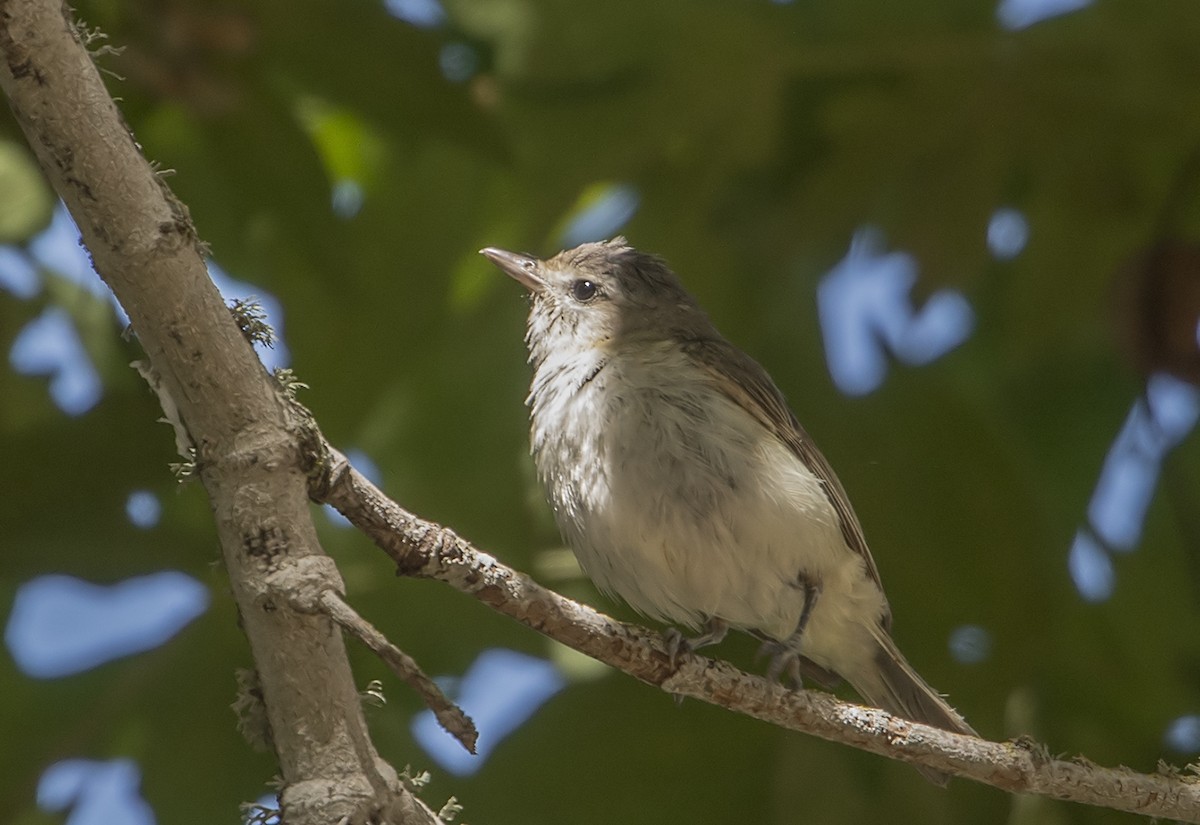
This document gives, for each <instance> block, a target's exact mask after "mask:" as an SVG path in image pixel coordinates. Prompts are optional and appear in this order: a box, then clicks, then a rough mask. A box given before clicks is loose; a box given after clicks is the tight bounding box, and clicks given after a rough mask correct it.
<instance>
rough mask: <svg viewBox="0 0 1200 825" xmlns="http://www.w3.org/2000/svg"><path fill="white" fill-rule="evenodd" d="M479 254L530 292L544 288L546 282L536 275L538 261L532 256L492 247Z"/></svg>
mask: <svg viewBox="0 0 1200 825" xmlns="http://www.w3.org/2000/svg"><path fill="white" fill-rule="evenodd" d="M479 254H480V255H482V256H483V257H485V258H487V259H488V260H489V261H491V262H492V263H494V264H495V265H496V266H498V267H500V269H501V270H503V271H504V274H506V275H508V276H509V277H510V278H512V279H513V280H515V281H517V282H518V283H520V284H521V286H523V287H525V288H526V289H528V290H529V291H530V292H535V293H536V292H541V291H542V290H543V289H545V288H546V282H545V281H543V280H542V279H541V278H539V277H538V275H537V267H538V259H537V258H535V257H533V256H532V255H522V254H519V253H517V252H508V251H506V250H503V249H497V248H496V247H494V246H489V247H487V248H486V249H481V250H479Z"/></svg>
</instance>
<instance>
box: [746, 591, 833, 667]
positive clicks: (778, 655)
mask: <svg viewBox="0 0 1200 825" xmlns="http://www.w3.org/2000/svg"><path fill="white" fill-rule="evenodd" d="M795 586H796V587H797V588H799V589H800V590H803V591H804V607H802V608H800V620H799V621H798V622H796V629H795V630H793V631H792V635H791V636H789V637H788V638H787V640H786V641H783V642H767V643H766V644H764V645H763V646H762V648H761V649H760V651H759V653H760V654H761V653H770V654H771V664H770V666H769V667H768V668H767V678H768V679H769V680H770V681H772V682H774V681H775V680H776V679H778V678H779V677H780V675H782V674H783V673H784V672H786V673H787V675H788V678H789V679H791V681H792V684H794V685H795V686H796V688H797V689H800V688H803V687H804V680H803V679H802V678H801V676H800V642H801V640H802V638H803V636H804V629H805V628H806V627H808V620H809V619H810V618H812V612H813V607H814V606H815V605H816V603H817V598H818V597H819V596H820V595H821V585H820V584H818V583H816V582H814V581H812V580H811V579H809V578H808V576H806V575H804V574H803V573H801V574H800V575H799V576H797V577H796V584H795Z"/></svg>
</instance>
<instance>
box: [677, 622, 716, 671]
mask: <svg viewBox="0 0 1200 825" xmlns="http://www.w3.org/2000/svg"><path fill="white" fill-rule="evenodd" d="M728 632H729V625H727V624H725V622H723V621H721V620H720V619H718V618H716V617H711V618H709V620H708V621H707V622H705V624H704V632H703V633H701V634H700V635H699V636H696V637H695V638H693V639H689V638H687V637H685V636H684V635H683V634H682V633H680V632H679V631H678V630H677V629H675V628H673V627H671V628H668V629H667V632H666V633H665V634H663V635H664V636H665V637H666V640H667V655H668V656H670V657H671V667H675V666H676V665H677V664H678V663H679V656H680V654H682V653H691V652H692V651H693V650H698V649H700V648H702V647H707V646H708V645H715V644H717V643H718V642H720V641H721V640H722V639H724V638H725V634H726V633H728Z"/></svg>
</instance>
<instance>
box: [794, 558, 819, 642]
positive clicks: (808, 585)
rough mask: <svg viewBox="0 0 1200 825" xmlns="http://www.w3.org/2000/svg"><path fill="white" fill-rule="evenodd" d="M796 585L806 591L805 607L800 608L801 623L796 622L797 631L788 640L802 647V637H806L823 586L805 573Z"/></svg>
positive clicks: (797, 580) (798, 578) (799, 577)
mask: <svg viewBox="0 0 1200 825" xmlns="http://www.w3.org/2000/svg"><path fill="white" fill-rule="evenodd" d="M796 585H797V586H798V587H799V588H800V589H801V590H803V591H804V607H802V608H800V621H798V622H796V629H795V630H794V631H792V636H791V638H790V639H788V642H789V643H790V644H791V645H792V646H793V647H799V646H800V637H801V636H803V635H804V628H806V627H808V620H809V619H810V618H812V612H813V606H814V605H816V603H817V598H818V597H819V596H820V595H821V585H820V584H817V583H816V582H814V581H812V580H811V579H809V578H808V576H805V575H804V574H803V573H801V574H800V575H799V576H798V577H797V578H796Z"/></svg>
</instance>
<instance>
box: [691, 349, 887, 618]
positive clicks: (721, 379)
mask: <svg viewBox="0 0 1200 825" xmlns="http://www.w3.org/2000/svg"><path fill="white" fill-rule="evenodd" d="M684 347H685V349H686V351H687V352H688V353H689V354H690V355H692V356H693V357H694V358H696V360H697V361H698V362H699V363H700V364H701V365H702V366H703V367H704V369H705V370H707V371H708V373H709V374H710V375H712V378H713V382H714V384H715V385H716V386H717V387H718V388H719V389H720V390H721V391H722V392H724V393H725V394H726V395H727V396H728V397H729V398H730V399H732V400H733V401H734V403H736V404H737V405H738V406H740V407H741V408H742V409H744V410H745V411H746V412H748V413H750V414H751V415H752V416H754V417H755V418H756V419H758V420H759V421H760V422H761V423H762V425H763V426H764V427H766V428H767V429H769V430H770V431H771V432H773V433H775V435H776V436H777V437H778V438H779V440H780V441H782V442H783V443H784V444H786V445H787V446H788V448H789V449H790V450H791V451H792V452H793V453H795V454H796V456H797V457H798V458H799V459H800V460H801V461H802V462H804V465H805V466H806V467H808V468H809V469H810V470H811V471H812V472H813V474H814V475H816V477H817V478H818V479H820V481H821V483H822V484H823V486H824V488H825V495H826V497H827V498H828V499H829V503H830V504H831V505H833V509H834V511H835V512H836V513H837V515H838V521H839V523H840V524H841V528H842V537H843V538H844V539H845V540H846V545H847V546H848V547H849V548H850V549H851V550H853V551H854V552H856V553H858V554H859V555H860V556H862V557H863V562H864V563H865V565H866V568H867V573H868V574H869V575H870V576H871V578H872V579H874V581H875V583H876V584H877V585H879V589H880V591H881V592H882V590H883V583H882V582H881V581H880V580H879V570H878V569H877V568H876V567H875V560H874V559H873V558H871V551H870V549H869V548H868V547H867V539H866V536H864V535H863V530H862V525H861V524H859V523H858V516H856V515H855V514H854V508H853V507H851V506H850V498H849V497H848V496H847V495H846V491H845V489H844V488H843V487H842V483H841V482H840V481H838V477H837V474H836V473H834V472H833V468H832V467H830V466H829V462H828V461H826V460H825V456H823V455H821V451H820V450H818V449H817V445H816V444H814V443H813V440H812V438H810V437H809V435H808V433H806V432H805V431H804V428H803V427H801V426H800V422H799V421H797V420H796V416H795V415H793V414H792V411H791V409H789V408H788V405H787V401H785V400H784V398H783V393H781V392H780V391H779V388H778V387H776V386H775V382H773V381H772V380H771V377H770V376H769V375H767V372H766V370H764V369H763V368H762V367H761V366H759V364H758V362H757V361H755V360H754V359H753V358H751V357H750V356H749V355H746V353H744V352H742V351H741V350H739V349H738V348H737V347H735V346H734V345H733V344H731V343H729V342H728V341H726V340H724V339H721V338H698V339H692V340H690V341H688V342H687V343H686V344H685V345H684ZM885 605H886V602H885ZM883 624H884V628H888V627H889V626H890V624H891V611H890V610H888V609H886V608H885V613H884V623H883Z"/></svg>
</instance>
